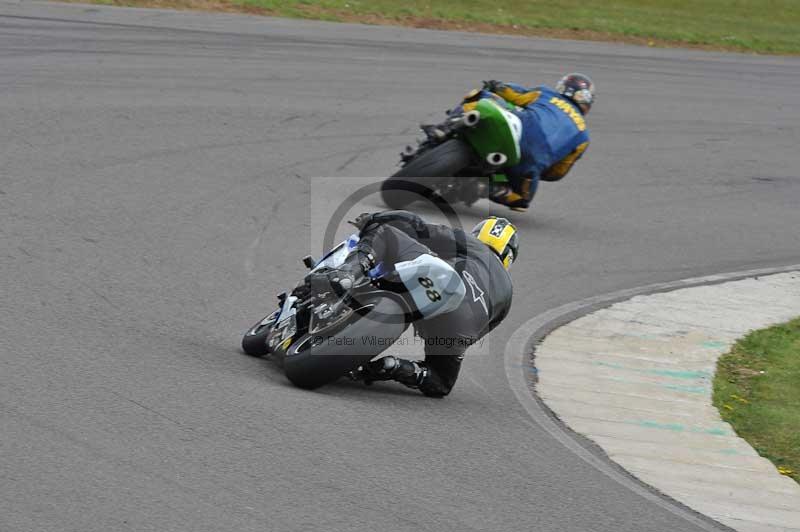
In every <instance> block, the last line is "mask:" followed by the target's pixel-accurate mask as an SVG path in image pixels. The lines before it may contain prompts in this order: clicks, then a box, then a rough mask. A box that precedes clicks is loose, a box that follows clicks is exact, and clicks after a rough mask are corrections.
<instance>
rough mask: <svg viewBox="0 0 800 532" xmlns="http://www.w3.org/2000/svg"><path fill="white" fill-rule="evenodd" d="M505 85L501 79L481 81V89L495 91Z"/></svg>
mask: <svg viewBox="0 0 800 532" xmlns="http://www.w3.org/2000/svg"><path fill="white" fill-rule="evenodd" d="M504 87H505V83H503V82H502V81H497V80H496V79H490V80H488V81H484V82H483V90H485V91H489V92H494V93H497V92H499V91H501V90H503V88H504Z"/></svg>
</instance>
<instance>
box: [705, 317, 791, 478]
mask: <svg viewBox="0 0 800 532" xmlns="http://www.w3.org/2000/svg"><path fill="white" fill-rule="evenodd" d="M714 405H715V406H716V407H717V408H718V409H719V411H720V413H721V414H722V418H723V419H724V420H725V421H727V422H729V423H730V424H731V425H732V426H733V428H734V429H735V430H736V433H737V434H738V435H739V436H741V437H742V438H744V439H745V440H747V442H748V443H750V445H752V446H753V448H754V449H755V450H756V451H758V453H759V454H760V455H761V456H763V457H765V458H768V459H769V460H771V461H772V462H773V463H774V464H775V465H776V466H777V467H778V470H779V471H780V472H781V473H783V474H784V475H787V476H790V477H792V478H793V479H794V480H795V481H797V482H800V318H798V319H796V320H793V321H790V322H789V323H786V324H783V325H777V326H775V327H770V328H769V329H763V330H760V331H755V332H752V333H750V334H749V335H747V336H746V337H744V338H743V339H741V340H739V341H738V342H737V343H736V344H735V345H734V346H733V349H732V350H731V352H730V353H728V354H727V355H724V356H723V357H721V358H720V359H719V361H718V362H717V373H716V376H715V377H714Z"/></svg>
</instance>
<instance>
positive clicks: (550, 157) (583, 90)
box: [456, 73, 595, 211]
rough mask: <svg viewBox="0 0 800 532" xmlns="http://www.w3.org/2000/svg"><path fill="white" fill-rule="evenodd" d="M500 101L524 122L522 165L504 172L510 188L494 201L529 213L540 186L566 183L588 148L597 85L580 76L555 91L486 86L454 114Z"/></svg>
mask: <svg viewBox="0 0 800 532" xmlns="http://www.w3.org/2000/svg"><path fill="white" fill-rule="evenodd" d="M498 97H499V98H502V99H503V100H505V101H506V102H509V103H511V104H513V105H514V106H516V109H514V110H513V112H514V113H515V114H516V115H517V116H518V117H519V118H520V120H521V121H522V138H521V141H520V151H521V160H520V162H519V163H518V164H517V165H515V166H513V167H512V168H510V169H508V170H507V171H506V177H508V181H509V184H510V187H509V186H501V187H498V188H497V189H496V190H493V191H492V194H491V196H490V199H491V200H492V201H494V202H495V203H500V204H502V205H506V206H508V207H510V208H511V209H512V210H515V211H525V210H527V208H528V206H529V205H530V202H531V200H532V199H533V196H534V194H535V193H536V189H537V187H538V184H539V181H540V180H542V181H558V180H560V179H562V178H563V177H564V176H566V175H567V173H568V172H569V170H570V168H572V165H573V164H575V161H577V160H578V159H579V158H580V157H581V156H582V155H583V154H584V153H585V152H586V148H588V147H589V131H588V129H587V125H586V119H585V115H586V114H587V113H588V112H589V109H590V108H591V106H592V103H593V102H594V100H595V89H594V83H592V80H591V79H589V77H588V76H585V75H583V74H577V73H573V74H567V75H566V76H564V77H563V78H561V80H560V81H559V82H558V83H557V84H556V88H555V89H551V88H549V87H546V86H544V85H542V86H539V87H535V88H532V89H528V88H525V87H523V86H521V85H517V84H514V83H503V82H500V81H495V80H492V81H486V82H484V86H483V89H480V90H474V91H472V92H470V93H469V94H467V96H466V97H465V98H464V102H463V104H462V106H461V107H460V108H459V109H457V110H456V112H465V111H470V110H471V109H473V108H474V106H475V105H476V102H477V101H478V100H481V99H483V98H498Z"/></svg>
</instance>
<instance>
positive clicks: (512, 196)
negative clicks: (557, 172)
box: [489, 178, 533, 212]
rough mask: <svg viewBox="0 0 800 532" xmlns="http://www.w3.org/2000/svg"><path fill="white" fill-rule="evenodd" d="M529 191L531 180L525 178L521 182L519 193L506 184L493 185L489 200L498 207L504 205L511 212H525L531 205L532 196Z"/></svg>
mask: <svg viewBox="0 0 800 532" xmlns="http://www.w3.org/2000/svg"><path fill="white" fill-rule="evenodd" d="M530 191H531V179H530V178H526V179H524V180H523V181H522V183H521V186H520V190H519V192H518V191H516V190H514V189H513V188H512V187H511V185H509V184H507V183H500V184H495V185H493V190H492V192H491V193H490V195H489V199H490V200H491V201H493V202H495V203H499V204H500V205H505V206H506V207H508V208H509V209H511V210H512V211H517V212H525V211H527V210H528V207H529V206H530V204H531V199H533V194H531V193H530Z"/></svg>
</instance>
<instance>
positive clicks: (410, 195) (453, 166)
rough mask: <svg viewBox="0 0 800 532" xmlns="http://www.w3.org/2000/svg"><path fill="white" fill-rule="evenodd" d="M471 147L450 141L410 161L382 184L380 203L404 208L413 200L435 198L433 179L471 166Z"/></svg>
mask: <svg viewBox="0 0 800 532" xmlns="http://www.w3.org/2000/svg"><path fill="white" fill-rule="evenodd" d="M473 157H474V155H473V152H472V148H471V147H470V146H469V144H467V143H466V142H464V141H462V140H459V139H450V140H448V141H446V142H443V143H442V144H439V145H438V146H436V147H435V148H432V149H430V150H428V151H426V152H425V153H423V154H422V155H420V156H418V157H417V158H415V159H412V160H411V161H410V162H409V163H408V164H407V165H405V166H404V167H403V168H401V169H400V171H399V172H397V173H396V174H394V175H393V176H392V177H390V178H389V179H387V180H386V181H384V182H383V184H382V185H381V196H382V197H383V202H384V203H385V204H386V206H387V207H389V208H390V209H403V208H405V207H407V206H409V205H411V204H412V203H414V202H415V201H420V200H423V199H432V198H435V193H434V189H435V188H436V185H437V183H438V180H437V179H436V178H439V177H452V176H454V175H456V174H457V173H458V172H459V171H461V170H463V169H464V168H467V167H468V166H470V164H471V163H472V160H473Z"/></svg>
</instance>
